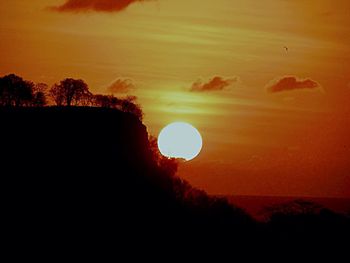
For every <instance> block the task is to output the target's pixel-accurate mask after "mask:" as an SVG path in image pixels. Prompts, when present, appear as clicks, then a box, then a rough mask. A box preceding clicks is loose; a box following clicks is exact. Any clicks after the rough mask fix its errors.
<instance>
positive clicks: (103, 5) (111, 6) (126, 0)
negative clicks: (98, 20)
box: [51, 0, 149, 12]
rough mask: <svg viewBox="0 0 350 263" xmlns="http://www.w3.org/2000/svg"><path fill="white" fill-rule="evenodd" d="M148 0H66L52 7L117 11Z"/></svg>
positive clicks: (74, 10)
mask: <svg viewBox="0 0 350 263" xmlns="http://www.w3.org/2000/svg"><path fill="white" fill-rule="evenodd" d="M146 1H149V0H66V2H65V3H64V4H62V5H60V6H55V7H52V8H51V9H52V10H55V11H58V12H84V11H99V12H119V11H122V10H124V9H126V8H127V7H128V6H129V5H131V4H133V3H136V2H146Z"/></svg>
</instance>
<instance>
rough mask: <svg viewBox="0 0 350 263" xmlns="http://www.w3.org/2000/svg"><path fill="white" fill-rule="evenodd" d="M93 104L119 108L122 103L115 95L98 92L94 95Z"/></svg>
mask: <svg viewBox="0 0 350 263" xmlns="http://www.w3.org/2000/svg"><path fill="white" fill-rule="evenodd" d="M93 105H94V106H97V107H103V108H114V109H116V108H118V107H119V105H120V100H119V99H118V98H117V97H114V95H101V94H96V95H94V96H93Z"/></svg>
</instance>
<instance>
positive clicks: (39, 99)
mask: <svg viewBox="0 0 350 263" xmlns="http://www.w3.org/2000/svg"><path fill="white" fill-rule="evenodd" d="M47 92H48V86H47V84H45V83H37V84H35V85H34V87H33V100H32V106H34V107H43V106H45V105H46V104H47V98H46V97H47Z"/></svg>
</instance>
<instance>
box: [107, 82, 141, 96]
mask: <svg viewBox="0 0 350 263" xmlns="http://www.w3.org/2000/svg"><path fill="white" fill-rule="evenodd" d="M133 89H135V85H134V83H133V82H132V80H131V79H117V80H115V81H114V82H113V83H112V84H111V85H110V86H109V87H108V92H111V93H128V92H130V91H132V90H133Z"/></svg>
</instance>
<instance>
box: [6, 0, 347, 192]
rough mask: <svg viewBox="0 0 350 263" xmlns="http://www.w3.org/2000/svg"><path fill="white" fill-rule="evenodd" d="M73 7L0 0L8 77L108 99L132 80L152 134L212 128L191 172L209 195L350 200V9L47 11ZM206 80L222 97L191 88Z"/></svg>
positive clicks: (289, 4)
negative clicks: (77, 86)
mask: <svg viewBox="0 0 350 263" xmlns="http://www.w3.org/2000/svg"><path fill="white" fill-rule="evenodd" d="M94 1H95V0H92V2H94ZM104 1H105V2H109V1H110V0H104ZM64 2H65V1H64V0H62V1H60V0H31V1H23V0H12V1H1V2H0V12H1V16H0V36H1V38H0V57H1V62H0V75H4V74H8V73H16V74H18V75H21V76H23V77H24V78H26V79H30V80H33V81H36V82H46V83H48V84H50V85H51V84H53V83H54V82H57V81H59V80H60V79H62V78H64V77H76V78H82V79H84V80H85V81H86V82H87V83H88V84H89V86H90V89H91V90H92V91H93V92H96V93H97V92H99V93H107V92H108V89H107V87H108V86H109V85H111V83H113V82H114V81H115V80H117V79H119V78H122V79H124V78H128V79H131V80H132V82H133V83H134V84H135V86H136V88H135V89H134V90H133V91H132V93H133V94H134V95H137V96H138V97H139V101H140V103H141V104H142V106H143V109H144V112H145V114H146V118H145V123H146V125H147V126H148V128H149V131H150V133H152V134H154V135H157V134H158V132H159V130H160V129H161V128H162V127H163V126H165V125H166V124H168V123H169V122H172V121H187V122H190V123H191V124H193V125H194V126H196V127H197V128H198V129H199V130H200V132H201V133H202V136H203V139H204V147H203V151H202V153H201V154H200V156H199V157H198V158H196V159H195V160H193V161H191V162H188V163H186V164H184V165H182V166H181V167H180V175H181V176H183V177H185V178H186V179H188V180H189V181H190V182H191V183H192V184H194V185H195V186H198V187H200V188H203V189H205V190H207V191H208V192H209V193H213V194H249V195H297V196H348V197H350V160H349V156H350V115H349V114H350V103H349V100H350V74H349V73H350V48H349V47H350V27H349V26H348V25H350V2H349V1H347V0H333V1H330V0H318V1H316V0H310V1H301V0H294V1H292V0H266V1H255V0H237V1H235V0H216V1H211V0H210V1H209V0H208V1H203V0H158V1H144V2H136V3H131V4H130V5H129V6H128V7H127V8H126V9H124V10H121V11H118V12H104V11H99V12H95V11H94V10H90V11H87V10H84V12H57V11H53V10H52V9H48V8H47V7H49V6H51V7H52V6H59V5H61V4H63V3H64ZM112 2H113V0H112ZM114 2H115V0H114ZM131 2H132V1H131ZM284 47H287V48H288V51H286V49H285V48H284ZM286 76H290V77H289V78H287V79H286ZM214 77H218V78H217V79H219V80H220V81H222V83H221V84H224V85H223V86H220V85H219V86H218V85H216V86H215V85H212V84H213V83H214V82H212V83H209V84H208V82H209V81H210V80H212V79H213V78H214ZM198 80H201V82H198V83H201V84H200V85H199V87H207V88H208V87H209V89H210V88H211V87H212V88H213V89H218V90H208V89H207V90H206V91H190V90H191V87H192V85H193V83H195V82H196V81H198ZM278 80H280V83H278ZM206 84H207V85H206ZM219 84H220V83H219ZM226 84H227V85H226ZM268 87H270V88H268ZM221 88H223V90H220V89H221ZM291 89H292V90H291ZM271 90H275V91H276V90H278V92H271Z"/></svg>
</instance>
